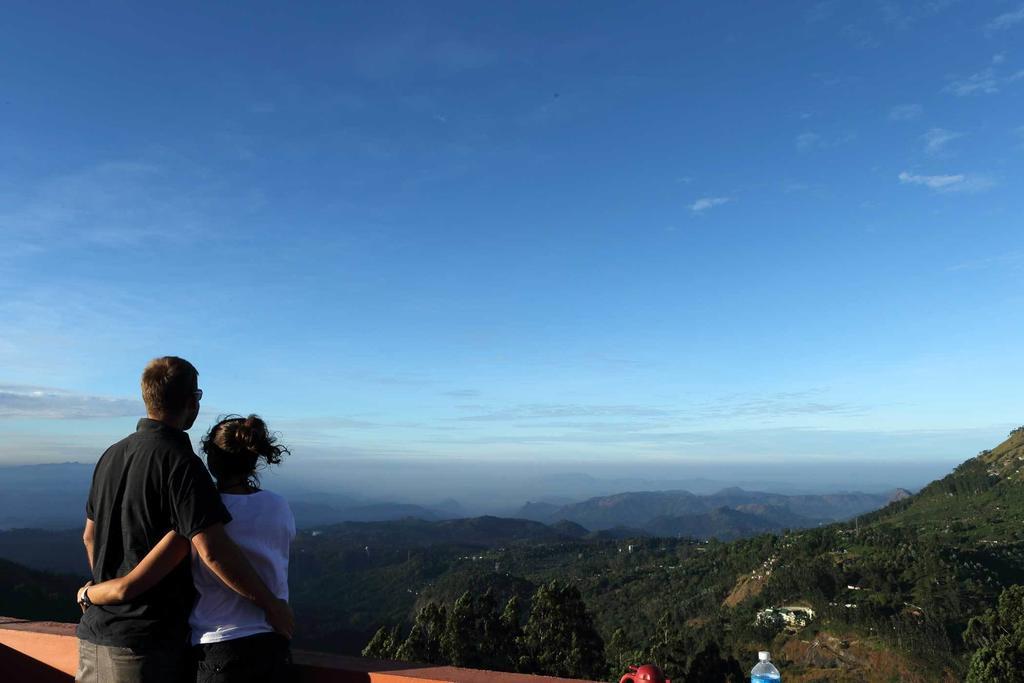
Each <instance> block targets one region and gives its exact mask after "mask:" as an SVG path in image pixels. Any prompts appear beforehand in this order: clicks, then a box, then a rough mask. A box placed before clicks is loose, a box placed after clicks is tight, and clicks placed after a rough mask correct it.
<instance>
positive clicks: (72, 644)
mask: <svg viewBox="0 0 1024 683" xmlns="http://www.w3.org/2000/svg"><path fill="white" fill-rule="evenodd" d="M294 659H295V669H296V674H297V678H296V680H297V681H300V682H301V683H580V682H579V681H574V680H573V679H568V678H552V677H550V676H529V675H526V674H510V673H504V672H499V671H482V670H479V669H459V668H457V667H453V666H430V665H421V664H409V663H406V662H381V661H376V660H373V659H364V658H362V657H344V656H341V655H330V654H325V653H323V652H308V651H304V650H296V651H295V652H294ZM77 667H78V639H77V638H76V637H75V624H61V623H57V622H52V621H25V620H22V619H13V618H10V617H0V672H2V675H0V678H2V680H3V681H4V683H8V682H10V683H20V682H21V681H33V682H35V681H38V682H39V683H67V682H68V681H72V680H74V676H75V669H76V668H77Z"/></svg>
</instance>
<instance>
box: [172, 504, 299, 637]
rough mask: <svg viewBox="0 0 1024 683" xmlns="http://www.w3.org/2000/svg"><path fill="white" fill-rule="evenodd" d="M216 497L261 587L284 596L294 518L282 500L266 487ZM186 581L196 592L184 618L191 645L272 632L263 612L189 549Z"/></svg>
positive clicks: (230, 534)
mask: <svg viewBox="0 0 1024 683" xmlns="http://www.w3.org/2000/svg"><path fill="white" fill-rule="evenodd" d="M220 498H221V500H222V501H224V506H225V507H227V509H228V512H230V513H231V518H232V519H231V521H230V522H228V523H227V524H226V525H225V526H224V529H225V531H227V533H228V536H230V537H231V540H233V541H234V542H235V543H237V544H238V547H240V548H241V549H242V550H243V551H244V552H245V555H246V557H247V558H249V562H250V563H251V564H252V567H253V569H255V570H256V573H258V574H259V575H260V578H261V579H263V582H264V583H265V584H267V588H269V589H270V590H271V592H272V593H274V595H276V596H277V597H279V598H281V599H283V600H287V599H288V551H289V549H290V547H291V542H292V540H293V539H294V538H295V517H293V516H292V511H291V508H290V507H288V502H287V501H286V500H285V499H284V498H282V497H281V496H279V495H277V494H276V493H272V492H270V491H257V492H256V493H250V494H245V495H243V494H232V493H222V494H220ZM192 581H193V582H194V583H195V586H196V590H197V591H198V592H199V599H198V600H197V601H196V604H195V607H193V608H192V615H191V616H190V617H189V625H190V626H191V627H192V644H193V645H198V644H200V643H204V644H205V643H219V642H220V641H222V640H234V639H236V638H244V637H246V636H251V635H254V634H256V633H266V632H269V631H273V630H274V629H272V628H271V627H270V624H268V623H267V619H266V617H265V616H264V614H263V610H262V609H260V608H259V607H257V606H256V605H254V604H253V603H251V602H250V601H248V600H246V599H245V598H243V597H242V596H241V595H239V594H238V593H236V592H234V591H233V590H231V589H230V588H228V587H227V586H225V585H224V584H223V583H221V581H220V579H218V578H217V576H216V575H215V574H214V573H213V572H211V571H210V570H209V568H207V566H206V565H205V564H203V561H202V560H201V559H199V557H198V555H197V554H196V552H195V549H194V548H193V550H192Z"/></svg>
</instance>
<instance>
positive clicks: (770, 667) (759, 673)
mask: <svg viewBox="0 0 1024 683" xmlns="http://www.w3.org/2000/svg"><path fill="white" fill-rule="evenodd" d="M781 680H782V674H780V673H779V670H778V669H776V668H775V665H774V664H772V660H771V657H770V655H769V654H768V653H767V652H764V651H761V652H758V653H757V666H755V667H754V668H753V669H751V670H750V683H778V681H781Z"/></svg>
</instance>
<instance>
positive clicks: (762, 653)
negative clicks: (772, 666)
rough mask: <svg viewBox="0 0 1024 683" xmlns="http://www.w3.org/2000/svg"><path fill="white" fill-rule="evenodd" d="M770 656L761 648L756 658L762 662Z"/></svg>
mask: <svg viewBox="0 0 1024 683" xmlns="http://www.w3.org/2000/svg"><path fill="white" fill-rule="evenodd" d="M770 656H771V655H769V654H768V653H767V652H765V651H764V650H761V651H760V652H758V653H757V658H758V660H759V661H762V662H767V661H768V659H769V658H770Z"/></svg>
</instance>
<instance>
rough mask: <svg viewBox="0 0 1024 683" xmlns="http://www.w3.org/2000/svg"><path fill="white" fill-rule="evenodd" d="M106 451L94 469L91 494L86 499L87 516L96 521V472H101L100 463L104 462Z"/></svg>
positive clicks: (90, 483)
mask: <svg viewBox="0 0 1024 683" xmlns="http://www.w3.org/2000/svg"><path fill="white" fill-rule="evenodd" d="M106 455H107V454H106V452H104V453H103V455H101V456H100V459H99V460H98V461H97V462H96V467H94V468H93V470H92V479H91V480H90V481H89V495H88V497H87V498H86V499H85V518H86V519H91V520H92V521H94V522H95V521H96V473H97V472H99V469H100V463H102V462H103V458H104V457H105V456H106Z"/></svg>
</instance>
